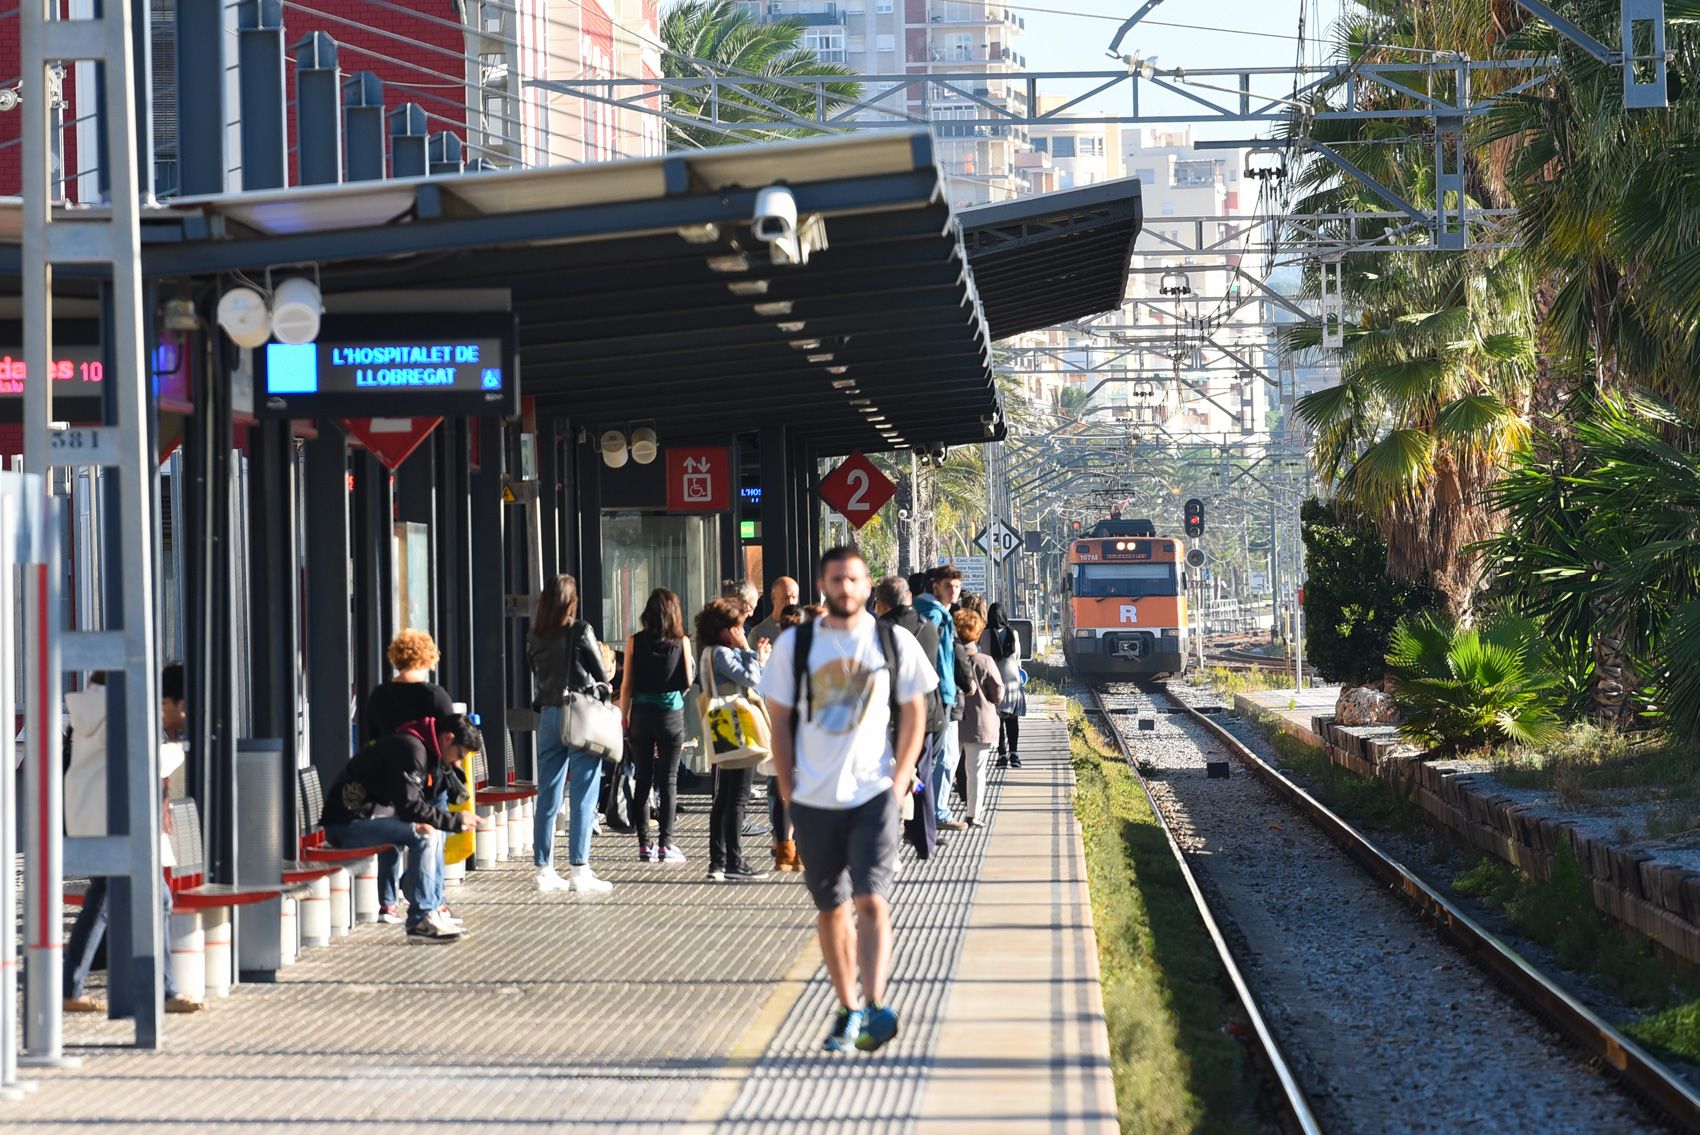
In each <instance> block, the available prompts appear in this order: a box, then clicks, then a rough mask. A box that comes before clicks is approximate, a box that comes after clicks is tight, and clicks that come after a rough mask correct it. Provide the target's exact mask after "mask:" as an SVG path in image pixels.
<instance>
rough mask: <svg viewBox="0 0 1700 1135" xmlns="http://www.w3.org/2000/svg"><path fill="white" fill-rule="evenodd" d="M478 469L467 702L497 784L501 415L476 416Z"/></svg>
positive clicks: (502, 654) (504, 712)
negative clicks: (478, 725)
mask: <svg viewBox="0 0 1700 1135" xmlns="http://www.w3.org/2000/svg"><path fill="white" fill-rule="evenodd" d="M473 428H474V429H476V430H477V431H478V470H477V472H475V473H473V475H472V499H471V509H470V512H471V516H470V520H471V535H472V559H471V563H470V564H469V567H470V568H471V583H472V611H471V613H472V627H471V631H472V633H471V642H472V688H471V689H469V690H468V691H467V692H466V694H465V695H464V696H465V698H466V702H467V705H468V706H470V707H471V708H472V709H473V710H474V711H475V712H476V713H477V714H478V715H479V717H480V718H482V719H483V732H484V760H485V763H486V766H487V767H488V769H489V776H490V779H491V780H492V781H494V782H495V783H497V784H505V783H507V779H508V745H507V721H508V674H507V651H506V649H504V645H503V644H504V643H505V642H506V641H507V606H508V605H507V594H508V580H507V570H506V563H505V560H506V556H505V554H504V552H505V548H504V543H505V541H504V540H503V537H502V529H503V510H504V508H505V507H506V506H505V505H503V504H502V465H503V456H504V454H503V441H504V439H503V436H502V435H503V429H502V420H501V419H500V418H478V419H475V420H474V422H473Z"/></svg>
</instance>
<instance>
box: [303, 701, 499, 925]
mask: <svg viewBox="0 0 1700 1135" xmlns="http://www.w3.org/2000/svg"><path fill="white" fill-rule="evenodd" d="M483 749H484V738H483V736H482V735H481V734H480V733H479V731H478V727H477V726H476V725H473V724H472V723H471V722H470V721H468V720H467V719H466V717H465V716H464V715H460V714H457V715H456V716H454V717H447V718H443V719H442V720H437V719H435V718H429V717H427V718H425V719H424V720H422V721H415V722H413V723H411V724H409V725H404V726H402V728H401V729H400V730H399V731H397V732H395V733H392V734H390V735H389V736H387V737H380V738H378V740H376V741H374V742H373V743H372V744H370V745H367V746H365V747H364V748H362V749H361V750H360V751H359V752H358V753H355V754H354V757H353V759H352V760H350V761H349V762H348V764H347V766H346V767H345V768H344V769H343V770H342V775H341V776H339V777H337V780H336V783H335V784H334V785H333V786H332V787H331V790H330V792H329V793H327V794H326V796H325V814H324V818H323V820H322V823H323V825H324V829H325V839H326V840H327V841H328V842H329V843H330V844H331V845H332V846H333V847H374V846H377V845H379V844H389V845H390V849H389V850H388V851H386V852H384V853H382V854H381V855H379V857H378V885H379V894H378V902H379V905H380V906H384V907H388V906H392V905H394V903H395V901H396V895H395V883H394V875H393V873H392V872H391V870H390V865H391V864H393V863H394V862H395V858H394V857H395V856H396V855H397V854H398V852H397V850H396V849H397V848H405V849H406V851H407V871H406V873H405V874H404V875H403V876H402V890H403V891H405V892H406V893H407V902H408V911H407V940H408V941H409V942H418V943H421V944H426V945H435V944H443V943H448V942H454V941H456V940H457V939H459V937H460V935H461V928H460V927H458V926H455V925H452V924H450V923H449V922H447V921H446V920H445V919H444V918H443V917H442V916H441V915H440V914H439V913H438V912H437V911H436V910H434V909H432V907H431V904H430V901H429V898H428V896H427V895H426V893H425V892H426V877H425V873H424V872H423V871H422V870H421V867H422V866H423V864H424V857H425V856H426V855H428V854H431V852H432V846H431V831H432V830H433V829H436V830H437V831H445V832H464V831H471V830H474V829H476V828H478V827H480V826H481V825H480V823H479V821H478V818H477V817H476V816H475V815H474V814H473V813H471V812H449V811H445V810H444V809H442V808H438V807H437V806H436V805H435V804H434V803H431V802H428V801H427V800H426V798H425V786H426V784H428V783H431V782H433V780H434V779H435V778H436V777H437V776H439V775H440V773H439V771H438V768H439V766H440V765H444V764H455V765H458V764H460V762H461V761H463V760H465V759H466V754H467V753H476V752H482V751H483ZM385 891H388V892H389V893H388V894H385V893H384V892H385Z"/></svg>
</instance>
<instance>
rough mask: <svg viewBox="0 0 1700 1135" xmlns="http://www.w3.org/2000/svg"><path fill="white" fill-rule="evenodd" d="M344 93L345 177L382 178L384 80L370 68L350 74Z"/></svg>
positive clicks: (355, 179) (351, 178) (364, 179)
mask: <svg viewBox="0 0 1700 1135" xmlns="http://www.w3.org/2000/svg"><path fill="white" fill-rule="evenodd" d="M345 86H346V90H345V92H344V95H343V104H342V106H343V108H342V120H343V132H344V134H345V135H346V136H347V139H348V180H350V181H381V180H383V178H384V177H385V176H387V174H386V171H385V166H386V164H387V163H386V162H385V160H384V82H383V80H382V79H380V78H378V76H377V74H376V73H374V72H372V71H356V72H355V73H354V74H353V75H351V76H349V78H348V81H347V83H346V85H345Z"/></svg>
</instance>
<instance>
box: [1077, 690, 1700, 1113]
mask: <svg viewBox="0 0 1700 1135" xmlns="http://www.w3.org/2000/svg"><path fill="white" fill-rule="evenodd" d="M1211 700H1212V701H1214V698H1212V699H1211ZM1090 702H1091V705H1092V707H1093V708H1095V709H1096V711H1097V712H1098V714H1099V715H1100V717H1101V718H1102V720H1103V721H1104V722H1105V723H1106V724H1107V725H1109V726H1110V728H1109V730H1108V732H1109V733H1110V734H1111V735H1112V736H1113V737H1114V738H1115V739H1116V742H1117V744H1118V745H1119V746H1120V748H1121V750H1122V752H1123V754H1124V756H1125V757H1126V758H1127V759H1128V761H1129V762H1130V764H1131V765H1132V766H1133V767H1134V768H1135V769H1136V770H1137V771H1138V772H1139V774H1140V779H1141V780H1142V781H1143V782H1144V784H1145V787H1146V790H1147V793H1148V795H1149V796H1150V798H1151V801H1152V804H1153V807H1154V808H1155V809H1156V810H1157V812H1158V814H1159V818H1160V819H1161V821H1162V823H1163V826H1164V829H1165V831H1166V832H1167V833H1168V834H1169V836H1170V843H1171V848H1172V849H1173V850H1174V852H1175V854H1176V856H1177V858H1179V859H1180V860H1181V862H1182V865H1183V868H1185V869H1186V871H1185V873H1186V876H1187V879H1188V884H1189V886H1190V887H1191V888H1192V890H1193V894H1194V898H1195V900H1196V901H1197V902H1198V905H1199V909H1200V911H1201V913H1202V914H1203V915H1204V917H1205V920H1206V924H1207V925H1208V926H1209V928H1210V931H1211V935H1212V938H1213V939H1214V940H1215V941H1216V943H1217V947H1218V950H1219V952H1220V953H1221V954H1222V957H1223V964H1224V967H1225V969H1226V972H1227V974H1228V980H1229V982H1230V984H1231V985H1233V986H1234V988H1235V991H1236V993H1237V995H1238V996H1239V997H1240V999H1241V1001H1242V1003H1243V1004H1244V1006H1245V1010H1246V1012H1247V1014H1248V1019H1249V1020H1250V1021H1251V1022H1252V1029H1251V1033H1252V1036H1251V1042H1252V1044H1253V1047H1254V1052H1255V1054H1256V1055H1257V1057H1258V1059H1259V1062H1260V1063H1262V1064H1263V1065H1264V1067H1265V1068H1266V1069H1267V1070H1268V1071H1269V1072H1270V1076H1269V1079H1270V1082H1271V1084H1272V1086H1273V1089H1274V1091H1273V1094H1274V1095H1275V1096H1276V1097H1277V1098H1278V1099H1279V1100H1280V1106H1281V1107H1282V1108H1283V1109H1284V1110H1285V1112H1286V1115H1285V1117H1284V1121H1285V1124H1286V1126H1288V1127H1289V1128H1290V1129H1294V1130H1302V1131H1321V1130H1326V1131H1356V1132H1387V1133H1390V1135H1391V1133H1393V1132H1451V1131H1458V1130H1471V1129H1478V1128H1479V1129H1482V1130H1492V1129H1525V1130H1540V1131H1544V1132H1608V1131H1609V1132H1613V1133H1614V1135H1615V1133H1619V1132H1624V1133H1627V1132H1642V1131H1649V1132H1650V1131H1666V1130H1691V1131H1700V1096H1696V1094H1695V1093H1694V1092H1693V1091H1692V1090H1691V1089H1690V1088H1689V1087H1688V1086H1687V1085H1686V1084H1684V1083H1683V1082H1682V1081H1680V1080H1679V1079H1678V1078H1677V1077H1676V1076H1675V1075H1674V1074H1673V1073H1671V1072H1670V1071H1669V1070H1668V1069H1666V1068H1665V1067H1664V1066H1663V1065H1661V1064H1660V1063H1659V1062H1658V1061H1656V1060H1654V1059H1653V1058H1652V1057H1651V1056H1650V1055H1648V1054H1647V1053H1646V1052H1645V1051H1643V1050H1641V1049H1640V1048H1638V1047H1637V1046H1636V1045H1635V1044H1633V1043H1632V1042H1631V1041H1629V1040H1628V1039H1626V1038H1625V1037H1623V1036H1622V1035H1621V1034H1620V1033H1618V1032H1616V1030H1614V1029H1612V1028H1611V1026H1610V1025H1608V1024H1606V1022H1604V1021H1603V1020H1601V1019H1600V1018H1598V1017H1597V1016H1596V1015H1594V1014H1593V1013H1592V1012H1590V1011H1589V1010H1588V1009H1587V1008H1586V1007H1585V1006H1583V1005H1581V1004H1580V1003H1579V1002H1577V1001H1576V1000H1575V999H1574V998H1572V997H1571V996H1570V995H1569V994H1567V993H1566V992H1565V991H1564V990H1562V989H1561V988H1559V987H1557V986H1556V985H1554V984H1553V983H1552V982H1550V981H1549V980H1547V979H1546V978H1545V977H1544V976H1543V975H1542V974H1540V973H1539V972H1538V971H1536V970H1535V969H1534V968H1533V967H1531V966H1530V965H1529V964H1528V963H1527V962H1525V961H1524V960H1523V959H1522V958H1521V957H1519V956H1518V955H1517V954H1516V953H1515V952H1513V951H1512V950H1510V949H1509V948H1508V947H1506V946H1504V945H1503V944H1502V943H1500V942H1498V941H1497V939H1495V938H1494V937H1493V936H1492V935H1491V934H1489V933H1488V932H1487V931H1485V930H1484V929H1482V928H1481V927H1480V926H1479V925H1478V924H1476V923H1475V922H1474V921H1473V920H1472V919H1471V918H1470V917H1469V916H1468V915H1466V914H1465V913H1464V912H1463V911H1462V910H1460V909H1458V908H1457V907H1456V906H1455V905H1454V904H1452V903H1451V902H1450V901H1449V900H1448V899H1447V898H1446V896H1444V895H1442V894H1440V893H1438V892H1436V891H1434V890H1433V889H1432V888H1430V887H1429V886H1428V885H1427V884H1425V883H1424V882H1423V881H1422V880H1421V879H1419V878H1418V877H1417V876H1416V875H1415V874H1414V873H1412V872H1410V871H1409V870H1407V869H1406V868H1404V867H1403V866H1401V865H1400V864H1398V863H1396V862H1394V861H1393V860H1392V859H1390V858H1388V857H1387V856H1386V855H1385V854H1383V853H1382V852H1381V851H1379V850H1378V849H1377V848H1376V847H1375V846H1374V845H1373V844H1371V843H1370V842H1369V841H1368V840H1367V839H1365V838H1364V837H1363V836H1362V835H1360V834H1359V833H1358V832H1356V831H1355V830H1354V829H1353V828H1351V827H1350V826H1349V825H1348V824H1346V823H1345V822H1344V821H1342V820H1340V819H1339V818H1338V817H1337V816H1335V815H1334V814H1333V813H1332V812H1330V811H1329V810H1328V809H1326V808H1325V807H1323V806H1322V805H1321V804H1320V803H1318V802H1317V801H1316V800H1315V799H1313V798H1312V797H1310V796H1309V795H1308V794H1307V793H1305V792H1304V790H1303V789H1301V788H1300V787H1299V786H1298V785H1296V784H1294V783H1293V782H1292V781H1290V780H1289V779H1288V778H1287V777H1285V776H1284V775H1283V774H1282V773H1281V772H1280V771H1279V770H1277V769H1275V768H1273V767H1272V766H1270V765H1269V764H1267V763H1266V762H1264V761H1263V760H1262V759H1260V758H1259V757H1258V756H1257V755H1256V754H1255V753H1253V752H1251V751H1250V750H1249V749H1247V748H1245V746H1244V745H1242V744H1241V743H1240V742H1239V741H1238V739H1236V738H1235V737H1234V736H1233V735H1232V734H1231V733H1229V732H1228V731H1226V730H1225V729H1223V728H1222V727H1221V726H1220V725H1218V724H1217V723H1216V722H1214V721H1212V720H1211V719H1210V716H1209V715H1208V714H1207V713H1202V712H1199V711H1198V710H1197V709H1195V708H1193V707H1192V706H1190V705H1188V704H1186V702H1184V701H1182V700H1181V698H1180V696H1178V695H1177V693H1173V692H1170V691H1169V690H1167V689H1166V688H1164V687H1161V686H1157V685H1155V684H1141V685H1135V684H1129V683H1106V684H1101V685H1100V686H1098V687H1097V688H1094V689H1092V690H1091V691H1090ZM1209 765H1216V766H1217V768H1216V769H1215V770H1214V771H1216V772H1218V773H1220V772H1222V771H1224V766H1225V771H1226V772H1227V775H1226V776H1216V777H1212V776H1210V775H1208V774H1207V766H1209ZM1342 850H1344V851H1345V852H1346V854H1345V855H1342V854H1341V851H1342Z"/></svg>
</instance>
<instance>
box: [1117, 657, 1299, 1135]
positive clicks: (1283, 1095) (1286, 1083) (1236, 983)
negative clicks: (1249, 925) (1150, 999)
mask: <svg viewBox="0 0 1700 1135" xmlns="http://www.w3.org/2000/svg"><path fill="white" fill-rule="evenodd" d="M1090 693H1091V695H1092V703H1093V708H1094V710H1095V711H1096V712H1097V714H1098V716H1099V717H1100V718H1101V719H1102V721H1103V723H1104V726H1105V728H1104V732H1105V733H1107V734H1108V735H1109V737H1110V739H1111V740H1112V741H1114V742H1115V746H1116V750H1117V751H1118V752H1119V753H1121V756H1122V760H1124V761H1126V762H1127V767H1128V768H1129V769H1131V770H1132V771H1133V775H1134V776H1135V777H1136V778H1137V779H1138V781H1139V789H1140V791H1141V792H1143V793H1144V794H1145V799H1146V800H1147V801H1148V802H1149V803H1150V805H1151V814H1152V815H1153V816H1155V817H1156V818H1157V826H1158V827H1160V828H1162V829H1163V839H1164V840H1165V841H1166V842H1167V843H1168V845H1169V851H1170V853H1171V854H1172V855H1174V857H1175V864H1176V866H1178V867H1179V868H1180V871H1181V878H1183V879H1185V880H1186V888H1187V891H1188V892H1189V893H1190V894H1191V895H1192V901H1193V903H1194V905H1196V906H1197V908H1198V917H1199V918H1200V919H1201V920H1202V921H1203V923H1204V929H1205V930H1206V931H1207V932H1208V933H1209V935H1210V941H1211V943H1212V944H1213V945H1214V946H1215V947H1216V957H1217V959H1218V960H1219V961H1220V962H1221V964H1222V972H1223V974H1224V975H1225V976H1226V977H1227V980H1228V984H1229V985H1230V986H1232V987H1233V990H1234V996H1235V997H1236V998H1237V999H1238V1000H1239V1004H1240V1009H1241V1011H1242V1012H1244V1013H1245V1017H1246V1023H1247V1024H1248V1025H1249V1027H1250V1040H1251V1041H1252V1042H1253V1044H1254V1051H1253V1059H1254V1060H1255V1061H1256V1062H1257V1064H1258V1065H1259V1066H1260V1067H1261V1068H1262V1069H1263V1070H1264V1072H1265V1073H1266V1075H1267V1076H1268V1078H1269V1081H1270V1084H1271V1087H1272V1089H1273V1093H1272V1094H1278V1095H1279V1100H1278V1101H1277V1104H1278V1106H1279V1108H1280V1110H1281V1113H1282V1114H1281V1117H1280V1118H1281V1123H1282V1126H1283V1127H1284V1128H1285V1129H1286V1130H1288V1131H1294V1132H1302V1133H1304V1135H1320V1133H1321V1131H1322V1130H1323V1129H1322V1125H1321V1124H1319V1123H1318V1122H1317V1120H1316V1116H1315V1115H1314V1114H1312V1112H1311V1109H1310V1101H1309V1100H1307V1099H1305V1094H1304V1091H1303V1089H1301V1088H1300V1087H1299V1082H1298V1078H1297V1077H1296V1076H1294V1075H1293V1070H1292V1069H1291V1068H1290V1067H1289V1066H1288V1065H1287V1058H1286V1057H1285V1056H1284V1055H1283V1054H1282V1052H1281V1046H1280V1045H1279V1044H1277V1043H1276V1042H1275V1034H1274V1033H1273V1032H1272V1031H1271V1030H1270V1028H1269V1025H1268V1022H1266V1021H1265V1020H1264V1019H1263V1013H1262V1011H1261V1010H1260V1009H1259V1008H1258V1005H1257V999H1256V998H1255V997H1253V996H1252V993H1251V987H1250V986H1248V985H1247V984H1246V980H1245V977H1244V975H1243V974H1241V973H1240V967H1239V963H1237V962H1236V961H1234V955H1233V951H1232V950H1230V949H1229V948H1228V942H1227V939H1226V938H1224V937H1223V936H1222V928H1221V927H1220V926H1219V925H1217V923H1216V916H1215V915H1214V914H1213V913H1211V910H1210V903H1209V901H1208V900H1206V899H1205V897H1204V892H1203V890H1201V889H1200V888H1199V885H1198V879H1197V878H1196V877H1195V876H1194V875H1193V873H1192V866H1191V864H1189V863H1188V862H1187V857H1186V852H1185V851H1183V850H1182V849H1181V845H1180V842H1179V841H1178V840H1176V839H1175V833H1174V831H1173V830H1172V829H1171V828H1170V827H1169V821H1168V820H1167V819H1166V818H1165V817H1164V816H1163V810H1162V809H1161V808H1159V807H1158V806H1157V800H1156V798H1155V797H1154V796H1152V794H1151V786H1150V785H1149V784H1148V783H1146V780H1145V774H1144V773H1142V772H1141V771H1140V769H1139V762H1138V761H1136V760H1134V758H1133V754H1132V752H1131V751H1130V750H1129V748H1128V743H1127V738H1126V737H1124V736H1122V732H1121V730H1120V729H1118V728H1116V725H1115V722H1114V721H1113V720H1112V719H1111V717H1110V714H1109V712H1108V711H1107V710H1106V709H1105V708H1104V705H1103V702H1102V701H1101V700H1100V698H1099V696H1098V690H1097V688H1096V687H1090Z"/></svg>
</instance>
